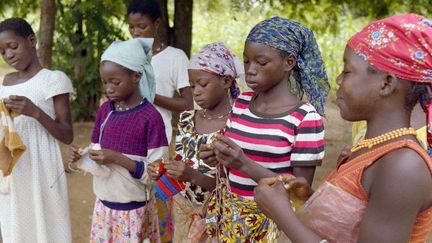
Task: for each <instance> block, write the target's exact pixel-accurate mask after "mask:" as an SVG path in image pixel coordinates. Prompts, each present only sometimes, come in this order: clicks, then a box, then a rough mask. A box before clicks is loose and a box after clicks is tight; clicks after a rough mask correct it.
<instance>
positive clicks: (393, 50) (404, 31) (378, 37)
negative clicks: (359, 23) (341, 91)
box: [348, 14, 432, 154]
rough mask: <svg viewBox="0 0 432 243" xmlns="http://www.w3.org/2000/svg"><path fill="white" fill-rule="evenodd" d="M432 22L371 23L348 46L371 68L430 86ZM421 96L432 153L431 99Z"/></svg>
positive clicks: (410, 18)
mask: <svg viewBox="0 0 432 243" xmlns="http://www.w3.org/2000/svg"><path fill="white" fill-rule="evenodd" d="M430 43H432V21H431V20H429V19H427V18H425V17H423V16H420V15H416V14H403V15H398V16H393V17H389V18H386V19H382V20H377V21H375V22H372V23H371V24H369V25H368V26H366V27H365V28H363V29H362V30H361V31H360V32H358V33H357V34H355V35H354V36H353V37H352V38H351V39H350V40H349V41H348V46H349V47H350V48H351V49H352V50H353V51H354V52H355V53H356V54H357V55H358V56H359V57H360V58H361V59H363V60H364V61H366V62H368V63H369V64H370V65H372V66H373V67H375V68H377V69H379V70H381V71H383V72H388V73H393V74H394V75H396V76H397V77H398V78H401V79H405V80H408V81H412V82H418V83H432V46H431V45H430ZM428 90H429V92H428V93H427V94H424V95H423V97H421V100H420V101H421V102H422V106H423V109H424V110H425V112H426V113H427V116H426V117H427V127H428V129H427V130H428V135H427V140H428V144H429V154H432V150H431V145H432V96H431V94H432V93H431V92H430V90H431V89H430V87H429V89H428Z"/></svg>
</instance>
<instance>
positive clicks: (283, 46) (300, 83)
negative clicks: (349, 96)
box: [246, 17, 330, 115]
mask: <svg viewBox="0 0 432 243" xmlns="http://www.w3.org/2000/svg"><path fill="white" fill-rule="evenodd" d="M246 41H250V42H256V43H259V44H263V45H266V46H270V47H273V48H276V49H278V50H281V51H284V52H287V53H289V54H292V55H294V56H295V57H296V58H297V63H296V65H295V67H294V68H293V70H292V77H293V78H294V79H295V81H296V83H297V85H292V86H291V90H292V91H293V93H294V94H296V95H297V96H298V97H299V98H300V99H301V98H302V97H303V92H305V93H306V96H307V97H308V100H309V102H310V103H311V104H312V105H313V106H314V107H315V109H316V110H317V111H318V113H320V114H321V115H323V114H324V104H325V102H326V100H327V95H328V92H329V91H330V84H329V82H328V78H327V74H326V71H325V67H324V61H323V59H322V57H321V53H320V50H319V48H318V44H317V42H316V40H315V37H314V35H313V33H312V31H311V30H310V29H308V28H306V27H304V26H302V25H301V24H300V23H298V22H295V21H292V20H289V19H285V18H281V17H273V18H270V19H267V20H264V21H262V22H260V23H258V24H257V25H255V27H253V28H252V30H251V31H250V33H249V35H248V37H247V39H246Z"/></svg>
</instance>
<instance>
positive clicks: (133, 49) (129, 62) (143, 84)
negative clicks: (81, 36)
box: [101, 38, 156, 103]
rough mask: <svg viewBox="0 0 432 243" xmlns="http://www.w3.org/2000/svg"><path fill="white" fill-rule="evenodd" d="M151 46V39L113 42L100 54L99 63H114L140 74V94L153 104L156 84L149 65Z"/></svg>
mask: <svg viewBox="0 0 432 243" xmlns="http://www.w3.org/2000/svg"><path fill="white" fill-rule="evenodd" d="M152 45H153V39H152V38H135V39H131V40H127V41H115V42H113V43H112V44H111V45H110V46H109V47H108V48H107V49H106V50H105V52H104V53H103V54H102V57H101V62H103V61H110V62H114V63H117V64H119V65H121V66H123V67H125V68H127V69H130V70H132V71H135V72H139V73H141V80H140V82H139V89H140V93H141V95H142V96H143V97H145V98H146V99H147V100H148V101H150V102H152V103H153V100H154V97H155V93H156V84H155V78H154V73H153V68H152V66H151V64H150V61H151V57H152V52H151V50H152Z"/></svg>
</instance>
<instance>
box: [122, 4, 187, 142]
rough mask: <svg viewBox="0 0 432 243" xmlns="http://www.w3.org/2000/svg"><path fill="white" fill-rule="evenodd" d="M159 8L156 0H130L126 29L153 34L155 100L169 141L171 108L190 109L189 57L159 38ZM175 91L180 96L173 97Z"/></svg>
mask: <svg viewBox="0 0 432 243" xmlns="http://www.w3.org/2000/svg"><path fill="white" fill-rule="evenodd" d="M160 18H161V10H160V6H159V3H158V1H157V0H132V1H131V2H130V3H129V5H128V8H127V22H128V24H129V33H130V34H131V35H132V36H133V38H139V37H142V38H154V42H153V46H152V52H153V58H152V60H151V65H152V66H153V70H154V74H155V80H156V96H155V98H154V104H155V105H156V108H157V109H158V111H159V112H160V113H161V115H162V118H163V120H164V124H165V130H166V136H167V139H168V142H169V141H171V138H172V125H171V119H172V112H173V111H175V112H182V111H185V110H191V109H193V100H192V91H191V89H190V87H189V78H188V73H187V66H188V58H187V56H186V54H185V53H184V52H183V51H182V50H180V49H177V48H174V47H171V46H167V45H166V44H164V43H163V42H161V40H160V37H159V35H158V28H159V24H160V21H161V20H160ZM176 91H177V93H178V94H179V97H174V93H175V92H176Z"/></svg>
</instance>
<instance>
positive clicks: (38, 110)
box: [33, 106, 42, 120]
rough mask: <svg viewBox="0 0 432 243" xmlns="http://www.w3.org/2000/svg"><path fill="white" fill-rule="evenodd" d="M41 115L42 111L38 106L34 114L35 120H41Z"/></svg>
mask: <svg viewBox="0 0 432 243" xmlns="http://www.w3.org/2000/svg"><path fill="white" fill-rule="evenodd" d="M41 113H42V110H41V109H40V108H39V107H38V106H36V110H35V112H34V114H33V118H35V119H36V120H39V118H40V117H41Z"/></svg>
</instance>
